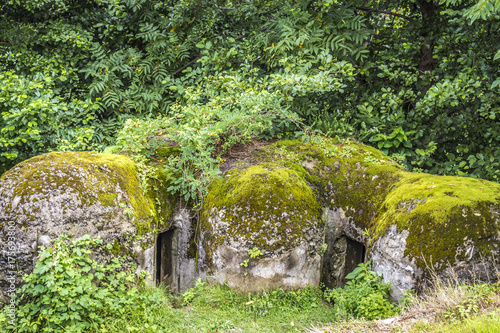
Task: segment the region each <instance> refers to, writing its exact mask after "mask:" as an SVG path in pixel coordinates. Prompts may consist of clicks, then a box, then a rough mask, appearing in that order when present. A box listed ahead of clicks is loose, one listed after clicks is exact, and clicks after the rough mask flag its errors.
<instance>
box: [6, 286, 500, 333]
mask: <svg viewBox="0 0 500 333" xmlns="http://www.w3.org/2000/svg"><path fill="white" fill-rule="evenodd" d="M142 288H144V287H142ZM141 295H142V296H144V297H140V298H138V301H137V302H135V303H134V304H132V305H130V306H127V307H125V308H124V309H123V311H121V312H120V313H119V314H116V316H113V317H110V318H106V320H105V321H104V324H102V325H101V327H100V329H99V330H98V332H102V333H108V332H109V333H111V332H113V333H114V332H125V333H126V332H141V333H156V332H174V333H175V332H186V333H188V332H196V333H204V332H206V333H209V332H210V333H215V332H217V333H222V332H224V333H231V332H241V333H243V332H244V333H254V332H255V333H257V332H259V333H260V332H269V333H272V332H308V333H330V332H339V333H351V332H353V333H354V332H395V333H423V332H425V333H428V332H437V333H441V332H442V333H445V332H446V333H448V332H452V333H453V332H457V333H462V332H464V333H465V332H467V333H470V332H476V333H481V332H484V333H486V332H488V333H491V332H493V333H494V332H499V333H500V283H495V284H486V283H476V284H472V285H467V284H463V283H460V282H458V280H452V281H448V282H446V283H445V282H443V281H441V280H438V279H435V280H434V282H433V284H432V285H431V287H429V288H428V290H427V292H426V293H424V294H422V295H419V296H414V295H411V296H409V297H408V299H407V302H405V303H404V304H401V305H400V307H399V311H398V312H399V314H398V315H396V316H393V317H391V318H388V319H383V320H374V321H367V320H364V319H362V318H361V319H356V318H347V320H346V319H345V318H341V316H340V315H339V313H338V311H336V308H335V307H333V306H331V305H330V304H329V303H326V302H325V301H324V298H323V292H322V291H321V289H320V288H313V287H308V288H305V289H301V290H297V291H283V290H281V289H277V290H272V291H268V292H265V293H261V294H244V293H240V292H237V291H235V290H232V289H230V288H229V287H227V286H226V285H210V284H208V283H206V282H201V280H200V281H198V282H197V284H196V286H195V287H193V288H192V289H190V290H188V291H187V292H185V293H184V294H183V295H175V294H173V293H171V292H170V291H169V290H168V289H167V288H165V287H146V288H145V289H141ZM0 314H1V315H3V314H2V313H0ZM4 331H5V329H4V328H3V327H1V326H0V332H4ZM9 332H17V330H10V331H9ZM34 332H38V331H37V330H35V331H34ZM61 332H65V333H66V332H78V331H75V330H71V331H68V330H64V329H62V330H61ZM85 333H87V332H85ZM90 333H97V332H90Z"/></svg>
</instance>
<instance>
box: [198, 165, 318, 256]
mask: <svg viewBox="0 0 500 333" xmlns="http://www.w3.org/2000/svg"><path fill="white" fill-rule="evenodd" d="M297 169H299V170H300V169H301V168H297ZM303 173H305V172H304V170H303V169H302V172H300V171H297V170H295V169H293V168H289V167H287V166H285V165H283V164H281V163H262V164H259V165H254V166H250V167H248V168H245V169H233V170H231V171H230V172H229V174H228V175H226V177H225V178H224V179H221V180H218V181H216V182H214V183H213V184H212V186H211V187H210V190H209V194H208V196H207V198H206V200H205V204H204V209H203V213H202V216H201V221H202V224H203V226H204V227H205V228H216V229H217V232H215V233H213V235H215V236H214V237H215V238H214V239H212V240H211V249H213V248H214V247H215V246H216V245H217V244H221V243H222V242H223V241H224V239H225V238H226V237H230V238H231V239H232V240H233V241H238V242H241V243H242V244H243V245H247V246H256V247H258V248H259V249H261V250H263V251H265V250H267V251H273V252H275V253H276V252H280V251H286V250H288V249H290V248H293V247H294V246H296V245H297V244H298V243H299V242H301V241H302V239H304V238H305V237H306V235H305V233H306V232H307V231H310V230H311V229H314V228H318V227H319V225H320V223H321V222H320V217H321V207H320V205H319V203H318V202H317V200H316V197H315V195H314V193H313V191H312V190H311V188H310V187H309V186H308V185H307V183H306V181H305V179H304V177H303ZM216 216H217V217H218V220H217V219H215V217H216ZM209 218H212V221H211V223H208V220H209ZM216 220H217V221H216Z"/></svg>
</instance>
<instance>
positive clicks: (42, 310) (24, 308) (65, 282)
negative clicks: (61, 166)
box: [2, 235, 161, 332]
mask: <svg viewBox="0 0 500 333" xmlns="http://www.w3.org/2000/svg"><path fill="white" fill-rule="evenodd" d="M101 244H102V240H99V239H97V240H93V239H91V238H90V237H89V236H88V235H86V236H84V237H82V238H81V239H79V240H70V239H68V238H67V237H60V238H59V239H58V240H57V241H56V242H55V243H54V245H53V246H52V247H50V248H47V249H44V248H43V247H42V249H41V250H42V252H41V254H40V257H39V259H38V261H37V263H36V265H35V268H34V270H33V273H31V274H30V275H27V276H25V277H24V281H25V282H26V283H25V284H24V285H23V286H22V287H21V288H20V289H19V291H18V298H17V300H16V307H17V309H16V319H15V326H10V329H11V330H12V331H15V332H60V331H61V330H63V331H64V332H90V331H97V330H100V329H101V328H104V327H105V326H106V323H107V318H109V317H111V318H120V317H124V316H126V315H127V313H130V312H134V311H137V310H138V307H137V306H138V304H140V303H142V302H148V303H151V304H152V305H156V306H161V298H160V296H161V293H160V292H156V293H152V294H150V295H148V294H147V293H143V290H144V280H143V277H141V278H140V279H139V280H140V281H137V276H136V275H135V273H133V272H131V271H130V270H125V269H124V267H123V266H122V263H121V261H120V259H119V258H113V259H112V260H111V261H110V262H109V263H107V264H105V263H104V264H103V263H98V262H97V261H96V260H95V259H93V258H92V257H91V253H92V250H94V251H95V250H96V249H98V248H99V247H100V248H101V249H102V250H104V251H106V250H107V251H108V252H109V251H110V250H111V247H112V246H111V245H109V244H108V245H107V247H102V246H100V245H101ZM3 319H4V320H5V322H3V323H2V325H6V323H7V320H6V318H5V317H4V318H3Z"/></svg>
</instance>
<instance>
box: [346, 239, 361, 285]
mask: <svg viewBox="0 0 500 333" xmlns="http://www.w3.org/2000/svg"><path fill="white" fill-rule="evenodd" d="M364 261H365V246H364V245H363V243H360V242H356V241H355V240H352V239H350V238H349V237H346V249H345V261H344V272H343V273H344V274H343V276H342V285H345V284H346V283H347V281H348V280H346V278H345V277H346V276H347V274H349V273H351V272H352V271H353V270H354V269H355V268H356V267H358V265H359V264H361V263H362V262H364Z"/></svg>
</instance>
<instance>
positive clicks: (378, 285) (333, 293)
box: [325, 261, 396, 320]
mask: <svg viewBox="0 0 500 333" xmlns="http://www.w3.org/2000/svg"><path fill="white" fill-rule="evenodd" d="M370 264H371V261H369V262H368V263H366V264H363V263H361V264H359V265H358V267H356V268H355V269H354V270H353V271H352V272H351V273H349V274H348V275H347V276H346V278H347V279H348V280H350V281H349V282H347V284H346V286H345V287H344V288H343V289H342V288H337V289H331V290H329V289H327V290H326V291H325V298H326V299H327V300H328V301H330V302H334V306H335V309H336V312H338V313H339V315H340V316H341V317H346V316H347V315H351V316H353V317H356V318H359V317H364V318H365V319H367V320H373V319H379V318H386V317H389V316H392V315H394V314H395V313H396V306H394V305H393V304H392V303H391V302H390V301H389V300H388V296H389V294H390V292H391V284H390V283H386V284H384V283H382V277H380V276H378V275H377V274H376V273H375V272H373V271H372V270H371V267H370Z"/></svg>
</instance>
